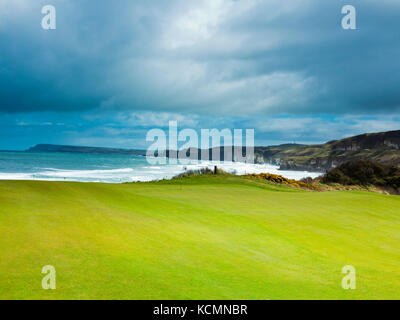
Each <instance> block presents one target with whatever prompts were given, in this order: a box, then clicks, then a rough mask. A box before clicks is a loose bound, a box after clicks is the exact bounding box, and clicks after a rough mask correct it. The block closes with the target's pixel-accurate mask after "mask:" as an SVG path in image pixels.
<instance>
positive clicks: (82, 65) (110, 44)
mask: <svg viewBox="0 0 400 320" xmlns="http://www.w3.org/2000/svg"><path fill="white" fill-rule="evenodd" d="M45 4H47V1H36V2H32V1H22V0H17V1H8V0H3V1H2V5H1V13H0V19H1V20H2V22H1V24H0V38H1V44H0V52H1V53H0V57H1V58H0V68H1V69H0V70H1V71H0V74H1V78H0V85H1V87H0V98H1V105H0V110H1V111H3V112H22V111H42V110H46V111H49V110H52V111H57V110H60V111H71V110H84V109H93V108H102V109H112V110H116V109H128V110H167V111H181V112H182V111H185V112H186V111H190V112H199V113H221V114H236V115H243V114H260V113H262V114H281V113H283V114H307V113H314V112H318V113H335V114H348V113H370V112H374V113H385V112H395V111H397V110H398V107H399V101H400V90H398V83H399V81H400V72H399V71H400V62H399V59H398V56H399V52H400V42H399V38H398V30H399V29H400V5H399V3H397V2H396V1H383V2H382V1H380V2H377V1H365V0H364V1H357V0H355V1H352V4H353V5H354V6H355V7H356V8H357V25H358V26H357V27H358V29H357V30H355V31H354V30H343V29H342V28H341V17H342V14H341V8H342V6H343V5H344V4H345V2H343V1H329V2H328V1H324V2H322V1H310V0H301V1H300V0H298V1H290V2H282V1H275V0H272V1H258V0H246V1H233V0H231V1H229V0H206V1H188V0H185V1H163V2H160V1H123V0H122V1H118V2H114V3H111V2H110V1H96V3H94V2H93V1H61V0H55V1H53V2H52V4H53V5H54V6H55V7H56V9H57V29H56V30H51V31H44V30H42V29H41V27H40V22H41V18H42V14H41V7H42V6H43V5H45Z"/></svg>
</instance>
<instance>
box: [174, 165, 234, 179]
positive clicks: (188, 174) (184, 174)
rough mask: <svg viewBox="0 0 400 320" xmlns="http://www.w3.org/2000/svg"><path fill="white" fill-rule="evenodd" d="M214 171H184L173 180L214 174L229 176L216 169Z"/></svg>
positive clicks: (206, 169) (202, 169)
mask: <svg viewBox="0 0 400 320" xmlns="http://www.w3.org/2000/svg"><path fill="white" fill-rule="evenodd" d="M214 170H215V169H214ZM214 170H212V169H210V168H208V167H204V168H200V169H196V170H186V171H185V172H182V173H181V174H178V175H177V176H175V177H174V178H186V177H191V176H200V175H214V174H229V173H228V172H226V171H224V170H222V169H219V168H217V169H216V172H214Z"/></svg>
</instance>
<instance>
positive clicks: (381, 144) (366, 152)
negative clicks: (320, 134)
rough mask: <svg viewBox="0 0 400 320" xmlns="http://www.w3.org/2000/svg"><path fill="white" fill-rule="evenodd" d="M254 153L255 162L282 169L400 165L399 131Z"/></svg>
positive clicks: (282, 147) (272, 148) (287, 146)
mask: <svg viewBox="0 0 400 320" xmlns="http://www.w3.org/2000/svg"><path fill="white" fill-rule="evenodd" d="M255 154H256V159H260V160H261V159H262V160H263V161H264V162H269V163H272V164H279V165H280V168H281V169H282V170H301V171H319V172H325V171H327V170H330V169H333V168H335V167H337V166H339V165H341V164H343V163H345V162H348V161H355V160H370V161H376V162H378V163H381V164H384V165H396V166H400V130H399V131H389V132H381V133H370V134H363V135H359V136H355V137H350V138H346V139H342V140H335V141H330V142H327V143H325V144H322V145H313V146H301V145H285V146H278V147H268V148H264V149H263V148H256V149H255Z"/></svg>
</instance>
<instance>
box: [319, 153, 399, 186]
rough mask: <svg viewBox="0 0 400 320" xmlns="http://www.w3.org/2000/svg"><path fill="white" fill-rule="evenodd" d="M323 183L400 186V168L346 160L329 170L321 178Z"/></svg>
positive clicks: (365, 161)
mask: <svg viewBox="0 0 400 320" xmlns="http://www.w3.org/2000/svg"><path fill="white" fill-rule="evenodd" d="M321 181H322V182H323V183H340V184H343V185H363V186H366V185H376V186H382V187H392V188H395V189H399V188H400V168H397V167H394V166H383V165H381V164H379V163H376V162H372V161H367V160H358V161H353V162H346V163H344V164H342V165H340V166H339V167H337V168H335V169H332V170H330V171H329V172H327V173H326V174H325V175H324V176H323V177H322V180H321Z"/></svg>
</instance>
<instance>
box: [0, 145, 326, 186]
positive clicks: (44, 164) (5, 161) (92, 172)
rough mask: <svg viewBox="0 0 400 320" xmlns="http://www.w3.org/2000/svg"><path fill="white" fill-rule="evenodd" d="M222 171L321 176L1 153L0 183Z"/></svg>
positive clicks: (262, 167)
mask: <svg viewBox="0 0 400 320" xmlns="http://www.w3.org/2000/svg"><path fill="white" fill-rule="evenodd" d="M214 165H217V166H218V167H219V168H221V169H223V170H225V171H227V172H231V173H236V174H239V175H242V174H248V173H262V172H268V173H274V174H280V175H282V176H284V177H286V178H290V179H297V180H298V179H301V178H304V177H313V178H315V177H317V176H319V175H321V173H318V172H307V171H283V170H279V167H277V166H274V165H270V164H247V163H238V162H220V163H214V162H211V161H198V162H196V163H193V164H190V165H182V164H165V165H150V164H149V163H148V162H147V160H146V157H143V156H132V155H116V154H82V153H33V152H0V180H46V181H80V182H105V183H123V182H136V181H152V180H162V179H171V178H173V177H174V176H176V175H178V174H180V173H182V172H184V171H185V169H187V170H192V169H200V168H204V167H209V168H210V169H212V168H214Z"/></svg>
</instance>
